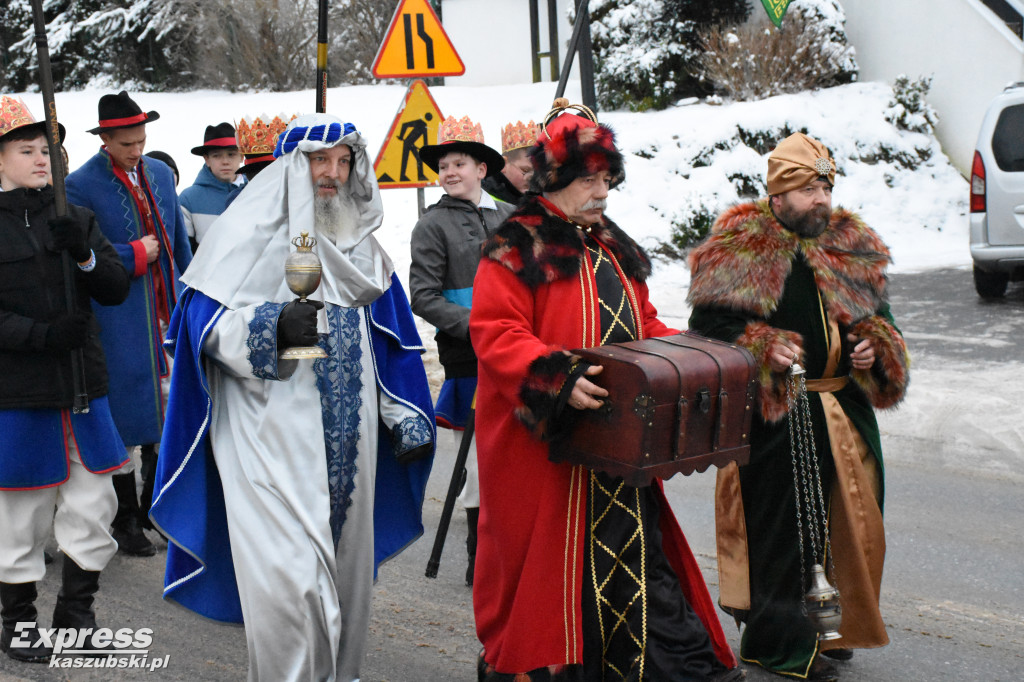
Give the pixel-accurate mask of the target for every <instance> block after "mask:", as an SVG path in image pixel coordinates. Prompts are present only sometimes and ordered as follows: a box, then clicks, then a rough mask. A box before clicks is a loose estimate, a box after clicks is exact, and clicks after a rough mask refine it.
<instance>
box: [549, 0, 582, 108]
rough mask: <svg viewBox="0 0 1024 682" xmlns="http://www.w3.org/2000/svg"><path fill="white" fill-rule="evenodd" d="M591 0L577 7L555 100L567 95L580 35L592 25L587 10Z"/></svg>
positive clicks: (580, 1) (580, 0) (580, 2)
mask: <svg viewBox="0 0 1024 682" xmlns="http://www.w3.org/2000/svg"><path fill="white" fill-rule="evenodd" d="M589 4H590V0H579V5H577V7H576V21H575V22H574V23H573V25H572V36H571V37H570V38H569V48H568V49H567V50H566V52H565V64H562V77H561V78H559V79H558V88H557V89H556V90H555V99H558V98H559V97H561V96H563V95H564V94H565V86H566V84H567V83H568V82H569V72H570V71H572V61H573V57H575V56H576V47H577V46H578V45H579V44H580V33H581V32H582V31H583V26H584V25H585V24H586V25H587V26H588V27H589V25H590V13H589V10H588V9H587V7H588V5H589Z"/></svg>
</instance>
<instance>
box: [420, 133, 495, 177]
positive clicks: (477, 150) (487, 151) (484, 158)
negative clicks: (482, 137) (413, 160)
mask: <svg viewBox="0 0 1024 682" xmlns="http://www.w3.org/2000/svg"><path fill="white" fill-rule="evenodd" d="M452 152H462V153H463V154H468V155H469V156H472V157H473V158H474V159H476V160H477V161H478V162H481V163H486V164H487V176H486V177H491V176H493V175H497V174H498V173H500V172H501V169H502V168H504V167H505V157H503V156H502V155H501V154H499V153H498V152H497V151H495V150H494V149H491V148H490V147H488V146H487V145H485V144H482V143H480V142H464V141H462V140H452V141H451V142H442V143H441V144H427V145H423V147H422V148H421V149H420V158H421V159H423V163H425V164H427V166H428V167H429V168H430V170H432V171H434V172H435V173H437V172H438V170H437V164H438V162H439V161H440V160H441V157H442V156H444V155H445V154H451V153H452Z"/></svg>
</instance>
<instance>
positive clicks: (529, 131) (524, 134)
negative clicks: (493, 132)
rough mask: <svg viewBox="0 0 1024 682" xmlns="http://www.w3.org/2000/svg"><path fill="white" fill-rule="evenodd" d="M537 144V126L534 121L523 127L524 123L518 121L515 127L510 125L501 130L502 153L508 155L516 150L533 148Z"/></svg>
mask: <svg viewBox="0 0 1024 682" xmlns="http://www.w3.org/2000/svg"><path fill="white" fill-rule="evenodd" d="M536 142H537V124H536V123H534V122H533V121H532V120H531V121H530V122H529V123H527V124H526V125H523V122H522V121H516V123H515V125H512V124H511V123H509V124H508V125H507V126H505V127H504V128H502V129H501V153H502V154H508V153H509V152H511V151H515V150H516V149H522V148H523V147H532V146H533V145H534V144H536Z"/></svg>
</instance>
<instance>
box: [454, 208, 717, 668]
mask: <svg viewBox="0 0 1024 682" xmlns="http://www.w3.org/2000/svg"><path fill="white" fill-rule="evenodd" d="M541 201H542V200H538V199H536V198H534V199H532V203H531V202H530V200H529V199H528V200H527V203H526V205H524V206H521V207H520V209H519V210H517V212H516V213H515V214H513V216H512V217H511V218H510V219H509V221H508V222H507V223H506V224H505V225H504V226H503V228H502V229H499V232H498V234H497V235H496V237H495V238H494V239H492V242H491V243H490V244H489V245H488V246H485V257H484V258H483V259H482V260H481V262H480V266H479V268H478V270H477V276H476V281H475V283H474V290H473V307H472V312H471V313H470V336H471V338H472V340H473V346H474V349H475V350H476V352H477V357H478V360H479V379H478V388H477V391H478V392H477V412H476V434H477V457H478V462H479V467H480V499H481V506H480V520H479V527H478V546H477V556H476V578H475V584H474V588H473V602H474V609H475V614H476V625H477V635H478V637H479V638H480V641H481V642H482V643H483V645H484V651H485V658H486V661H487V662H488V663H489V664H491V665H492V666H494V668H495V669H496V670H497V671H499V672H504V673H518V672H527V671H530V670H534V669H537V668H541V667H545V666H558V665H565V664H579V663H582V660H583V637H582V621H581V617H582V616H581V613H582V607H581V599H580V593H581V589H582V584H583V583H582V581H583V570H584V542H585V539H586V525H585V521H586V505H587V480H588V475H589V472H588V470H587V469H585V468H583V467H580V466H572V465H570V464H568V463H559V464H554V463H552V462H550V461H549V460H548V445H547V443H545V442H543V441H542V440H540V439H539V438H538V437H537V436H536V435H535V433H536V432H538V431H543V429H544V428H545V424H546V416H545V415H543V414H538V411H543V407H538V405H542V406H543V404H545V400H544V396H546V397H547V398H551V397H552V396H557V394H558V392H559V390H560V388H561V386H562V383H563V382H564V380H565V377H566V376H568V365H569V364H570V362H569V361H568V360H563V358H564V356H562V355H561V351H562V350H564V349H573V348H580V347H589V346H595V345H597V344H598V343H599V339H600V312H599V309H598V304H597V293H596V292H597V288H596V282H595V280H594V276H593V267H592V265H591V262H590V258H589V256H588V254H587V252H586V250H585V249H584V247H583V243H582V240H581V239H580V237H579V235H578V233H577V228H576V227H574V226H573V225H572V224H570V223H568V222H565V221H563V220H560V219H558V218H557V217H556V216H554V215H552V214H551V212H550V210H551V209H550V208H547V207H545V206H544V204H542V203H540V202H541ZM594 236H595V238H597V239H598V240H599V242H600V243H601V244H602V246H604V247H606V248H605V250H606V251H608V252H609V254H612V255H614V256H617V258H615V259H614V262H615V263H616V267H617V269H618V270H619V275H620V278H621V279H622V280H623V283H624V285H625V287H626V290H627V292H629V291H632V295H631V302H632V304H633V310H634V312H635V313H636V314H635V318H636V324H637V330H638V331H639V332H640V336H641V337H651V336H665V335H669V334H673V333H676V331H675V330H673V329H670V328H668V327H667V326H665V325H664V324H663V323H662V322H661V321H660V320H658V318H657V311H656V310H655V309H654V306H652V305H651V303H650V301H649V300H648V291H647V286H646V284H644V283H643V282H642V281H641V280H642V279H643V278H645V277H646V274H647V272H649V263H648V261H647V259H646V256H645V255H644V254H643V252H642V251H641V250H640V249H639V247H637V246H636V244H635V243H633V242H632V240H630V239H629V237H627V236H626V235H625V233H623V232H622V231H621V230H619V229H618V228H616V227H615V226H614V225H613V224H611V223H610V221H609V222H608V223H607V224H606V225H604V226H599V227H598V228H597V229H596V230H595V231H594ZM581 263H582V264H583V267H582V269H581V268H580V264H581ZM574 264H575V265H574ZM627 271H629V272H630V273H631V274H632V276H629V275H627V274H626V272H627ZM544 362H549V363H554V364H555V365H558V364H559V363H563V362H564V365H565V367H564V370H565V371H561V370H556V371H552V372H548V373H547V374H544V375H543V376H541V375H539V374H538V366H539V364H540V363H544ZM549 369H550V367H549ZM538 394H544V395H542V396H541V400H540V401H531V400H530V399H529V398H530V395H533V396H534V397H536V396H537V395H538ZM524 396H526V398H527V400H526V401H524ZM552 402H553V401H551V400H549V401H547V403H546V404H551V403H552ZM524 422H526V423H529V424H531V425H532V426H533V427H534V428H533V432H531V430H530V429H528V428H527V426H526V425H525V424H524ZM657 494H658V497H659V499H660V501H661V522H660V527H661V531H662V533H663V538H664V539H663V547H664V551H665V553H666V555H667V557H668V559H669V562H670V564H671V565H672V568H673V569H674V570H675V572H676V574H677V575H678V576H679V577H680V582H681V585H682V588H683V593H684V595H685V596H686V599H687V601H688V602H689V603H690V605H691V607H692V608H693V609H694V611H695V612H696V613H697V615H698V616H699V617H700V619H701V621H702V622H703V623H704V625H705V628H706V629H707V631H708V634H709V635H710V638H711V641H712V644H713V646H714V650H715V653H716V655H717V656H718V658H719V659H720V660H721V661H722V663H723V664H724V665H726V666H727V667H730V668H731V667H734V666H735V665H736V658H735V656H734V655H733V653H732V650H731V649H730V648H729V645H728V643H727V642H726V639H725V635H724V633H723V632H722V628H721V625H720V623H719V621H718V616H717V613H716V612H715V607H714V603H713V602H712V600H711V597H710V595H709V593H708V591H707V587H706V585H705V583H704V579H703V576H702V575H701V573H700V569H699V567H698V565H697V563H696V560H695V559H694V556H693V554H692V552H691V551H690V548H689V546H688V544H687V542H686V538H685V537H684V536H683V533H682V531H681V530H680V528H679V525H678V523H677V522H676V519H675V516H674V515H673V514H672V511H671V508H670V507H669V506H668V503H667V501H666V500H665V496H664V492H663V490H662V487H661V485H660V483H659V484H658V485H657Z"/></svg>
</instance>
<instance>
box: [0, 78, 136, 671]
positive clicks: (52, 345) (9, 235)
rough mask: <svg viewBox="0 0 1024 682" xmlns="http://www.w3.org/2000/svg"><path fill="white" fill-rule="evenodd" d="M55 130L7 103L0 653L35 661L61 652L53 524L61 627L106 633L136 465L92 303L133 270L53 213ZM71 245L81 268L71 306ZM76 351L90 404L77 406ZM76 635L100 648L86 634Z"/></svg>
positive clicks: (124, 288)
mask: <svg viewBox="0 0 1024 682" xmlns="http://www.w3.org/2000/svg"><path fill="white" fill-rule="evenodd" d="M44 126H45V124H43V123H37V122H35V119H33V118H32V115H31V113H29V111H28V109H27V107H25V104H24V102H22V101H21V100H20V99H15V98H12V97H7V96H3V97H0V187H2V188H3V192H0V434H3V436H2V438H0V528H2V529H3V532H2V533H0V604H2V610H0V616H2V619H3V632H2V635H0V650H3V651H5V652H7V655H8V656H9V657H10V658H13V659H15V660H18V661H26V662H44V661H46V660H48V659H49V657H50V655H51V653H52V651H51V649H50V648H49V647H48V646H47V645H46V642H45V641H44V640H42V639H41V637H40V634H39V631H38V625H37V616H36V608H35V603H34V602H35V598H36V582H37V581H38V580H40V579H41V578H42V577H43V573H44V572H45V568H44V561H43V547H44V545H45V543H46V541H47V539H48V538H49V536H50V532H51V530H52V531H53V533H54V535H55V537H56V539H57V543H58V545H59V546H60V549H61V551H62V552H63V553H64V564H63V575H62V583H61V588H60V592H59V593H58V595H57V604H56V606H55V608H54V612H53V621H52V627H53V628H74V629H78V630H82V629H86V628H91V630H92V633H95V632H96V630H97V627H96V617H95V614H94V612H93V609H92V603H93V595H94V594H95V593H96V590H97V589H98V587H99V574H100V571H101V570H102V569H103V568H104V567H105V566H106V564H107V562H108V561H109V560H110V558H111V557H112V556H113V555H114V553H115V552H116V551H117V543H116V542H115V541H114V539H113V538H112V537H111V536H110V533H109V532H108V528H109V526H110V522H111V520H112V519H113V517H114V511H115V509H116V507H117V499H116V497H115V495H114V488H113V485H112V484H111V480H110V477H111V473H110V472H112V471H114V470H116V469H117V468H119V467H120V466H121V465H122V464H124V461H125V459H126V456H125V449H124V444H123V443H122V442H121V439H120V437H119V436H118V433H117V429H116V428H115V427H114V422H113V419H112V418H111V416H110V410H109V408H108V406H107V398H106V394H107V371H106V363H105V361H104V357H103V349H102V347H101V346H100V342H99V337H98V333H99V329H98V326H97V324H96V320H95V319H94V318H93V314H92V309H91V303H92V301H95V302H96V303H98V304H100V305H117V304H119V303H121V302H122V301H123V300H124V298H125V296H127V294H128V286H129V281H128V273H127V271H126V270H125V269H124V266H123V265H122V264H121V259H120V258H118V256H117V253H116V252H115V251H114V248H113V247H112V246H111V245H110V243H109V242H108V241H107V239H106V238H105V237H104V236H103V234H102V232H100V230H99V227H98V226H97V224H96V220H95V218H94V217H93V214H92V213H91V212H90V211H88V210H86V209H83V208H80V207H78V206H68V215H67V216H63V217H56V212H55V210H54V204H53V201H54V195H53V188H52V187H50V186H49V184H48V183H49V181H50V158H49V151H48V148H47V143H46V137H45V127H44ZM60 136H61V139H62V140H63V137H64V128H63V126H61V127H60ZM65 252H67V254H69V256H70V258H71V259H72V260H73V261H74V262H75V263H76V264H73V265H72V266H71V271H72V272H73V277H74V288H75V297H74V303H73V304H72V305H71V306H70V307H69V306H68V304H67V299H66V294H65V276H64V269H63V263H62V259H63V258H65V255H64V253H65ZM79 352H81V358H82V364H83V366H84V374H85V390H86V394H87V397H88V404H89V410H88V412H83V413H79V414H75V413H73V411H72V409H71V407H72V402H73V398H74V389H73V385H74V382H73V380H72V370H71V366H72V360H71V356H72V353H79ZM92 633H90V634H92ZM58 639H59V638H58V637H54V638H53V641H57V640H58ZM76 640H77V638H76ZM77 642H78V646H80V647H81V648H85V649H96V648H101V647H99V646H96V644H99V642H97V643H94V642H93V641H92V639H91V637H90V636H89V635H86V638H85V639H84V640H77ZM74 647H75V645H72V648H74Z"/></svg>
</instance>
